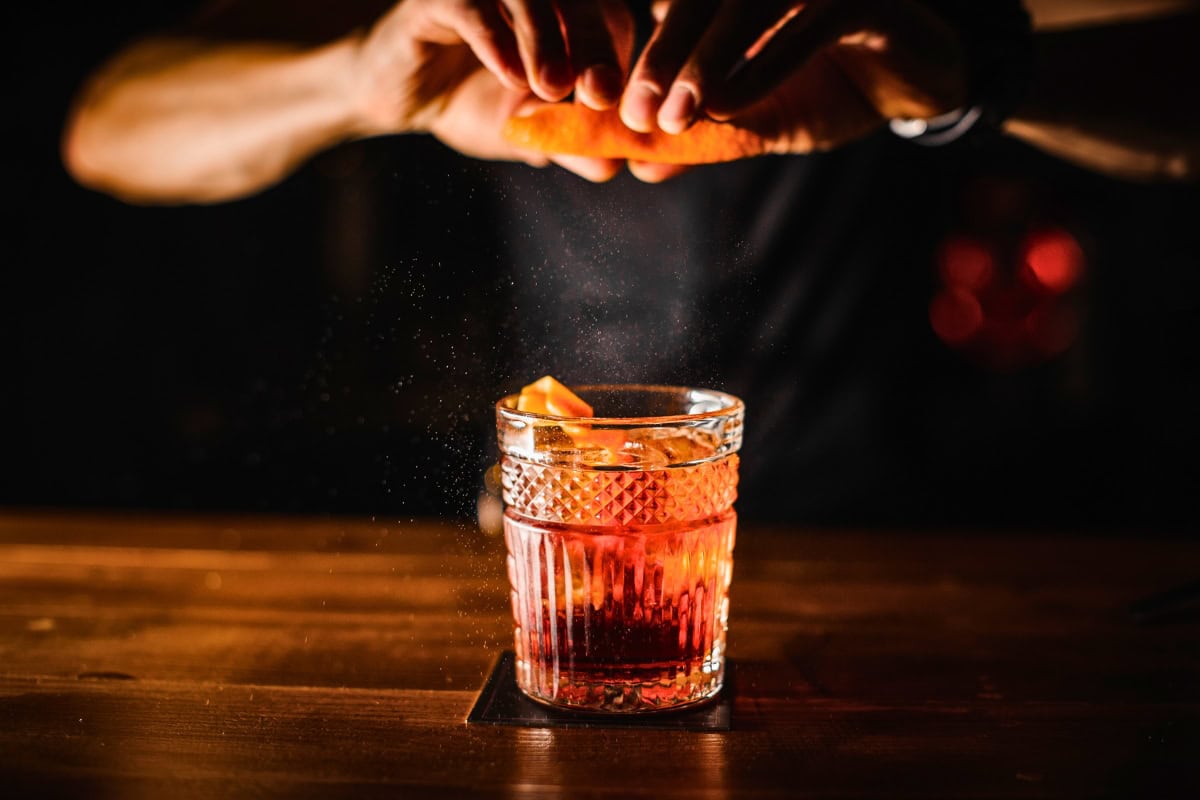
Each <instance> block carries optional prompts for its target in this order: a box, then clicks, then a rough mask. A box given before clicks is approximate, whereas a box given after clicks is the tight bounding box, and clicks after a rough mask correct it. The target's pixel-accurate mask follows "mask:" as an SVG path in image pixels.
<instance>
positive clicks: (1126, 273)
mask: <svg viewBox="0 0 1200 800" xmlns="http://www.w3.org/2000/svg"><path fill="white" fill-rule="evenodd" d="M176 6H179V7H184V6H183V4H175V5H174V6H173V5H172V4H161V3H147V2H140V3H127V4H122V5H121V6H120V11H119V13H116V12H114V11H113V10H112V9H109V8H95V7H87V8H79V9H74V8H63V7H49V6H47V7H45V8H38V9H32V10H27V11H25V12H23V13H22V14H21V15H20V16H18V17H14V16H12V14H13V12H11V11H8V12H6V13H7V14H9V15H10V17H9V22H10V24H8V25H6V28H7V29H8V30H10V31H20V34H19V35H15V36H10V39H12V41H10V42H9V45H8V48H7V54H8V55H7V58H8V59H10V63H9V64H8V69H7V70H6V74H7V80H6V82H7V84H8V87H9V95H10V99H9V105H10V108H12V109H13V113H12V114H11V115H10V117H9V120H8V122H7V123H6V127H8V128H9V135H10V136H12V137H13V138H12V140H11V141H12V144H11V145H10V147H9V148H8V153H7V155H8V160H9V164H8V172H9V174H10V175H11V176H13V181H12V182H11V183H10V184H9V186H8V190H9V202H8V203H7V204H6V205H7V206H8V208H9V211H8V212H7V213H6V214H5V216H6V218H7V220H8V224H7V225H6V228H7V233H6V237H5V238H6V245H7V253H6V255H7V258H6V259H5V266H4V269H3V272H4V279H3V280H4V285H3V303H4V305H3V319H4V326H5V330H6V331H7V333H6V335H5V337H4V351H3V352H4V360H5V364H6V369H5V370H4V374H3V378H2V379H0V380H2V383H0V441H2V442H3V445H2V448H3V449H2V452H3V464H4V467H3V474H2V475H0V504H4V505H8V506H71V507H121V508H169V509H187V510H247V511H271V512H304V513H318V514H320V513H355V514H371V515H379V516H381V517H407V516H414V515H418V514H428V513H439V514H451V515H457V516H461V517H463V518H464V519H466V518H469V517H470V516H471V514H472V513H473V511H474V506H475V498H476V495H477V492H478V490H479V486H480V474H481V470H482V468H483V467H484V466H486V463H487V458H488V452H487V442H488V440H489V435H490V424H491V419H490V406H491V403H492V402H493V401H494V399H495V398H496V397H498V396H499V395H500V394H501V393H503V392H506V391H511V390H514V389H516V388H519V387H520V385H521V384H522V383H523V382H524V380H523V379H531V378H534V377H537V376H534V375H518V376H514V375H511V374H509V373H508V371H507V369H506V359H505V345H504V339H503V337H504V333H505V330H506V322H507V321H506V318H505V310H506V304H505V299H504V298H505V291H506V289H505V286H506V283H505V278H506V275H505V272H504V268H503V265H502V264H501V263H500V259H499V257H498V255H497V248H496V246H495V245H496V243H495V241H494V239H493V237H492V236H490V235H489V234H488V233H487V231H488V228H487V225H486V221H487V220H488V218H489V214H490V213H491V210H490V207H489V200H488V198H487V197H486V196H485V193H483V192H477V191H475V190H474V187H477V186H479V185H481V184H485V183H486V182H487V180H488V178H487V171H486V167H485V166H483V165H479V164H476V163H474V162H471V161H469V160H467V159H463V158H460V157H458V156H457V155H455V154H453V153H451V152H450V151H448V150H446V149H445V148H443V147H442V146H441V145H440V144H438V143H437V142H436V141H433V140H432V139H429V138H427V137H404V138H392V139H381V140H373V141H367V142H359V143H353V144H349V145H345V146H342V147H339V148H337V149H335V150H332V151H330V152H328V153H325V154H322V155H320V156H318V157H317V158H315V159H314V160H313V161H312V162H311V163H310V164H309V165H307V166H306V167H305V168H304V169H302V170H301V171H300V172H299V173H297V174H296V175H295V176H293V177H292V178H290V179H288V180H287V181H285V182H284V183H283V184H281V185H280V186H277V187H275V188H272V189H270V190H268V191H266V192H264V193H262V194H260V195H258V196H256V197H253V198H249V199H246V200H241V201H237V202H232V203H226V204H221V205H216V206H211V207H183V208H137V207H131V206H127V205H125V204H122V203H120V202H118V201H115V200H112V199H110V198H106V197H103V196H100V195H97V194H95V193H92V192H89V191H87V190H85V189H82V188H80V187H78V186H76V185H75V184H73V183H72V181H71V180H70V179H69V178H68V177H67V176H66V174H65V173H64V171H63V170H62V167H61V165H60V162H59V159H58V137H59V134H60V132H61V128H62V122H63V117H64V114H65V112H66V109H67V106H68V102H69V98H70V97H71V95H72V94H73V92H74V91H75V90H76V89H77V88H78V85H79V83H80V81H81V80H82V79H83V77H84V76H85V75H86V74H87V73H88V71H90V70H91V69H92V68H94V67H95V66H96V65H97V64H98V63H99V62H100V61H101V60H102V59H103V58H104V57H105V56H106V55H107V54H110V53H111V52H112V51H114V50H115V49H116V48H117V47H119V46H120V44H121V43H122V42H124V41H125V40H127V39H128V38H129V37H131V36H134V35H136V34H138V33H142V32H145V31H147V30H150V29H153V28H154V27H157V26H159V25H163V24H167V23H169V22H171V21H173V20H174V19H175V18H176V16H177V15H178V14H179V13H180V12H179V8H177V7H176ZM943 178H944V179H947V180H949V181H950V185H949V187H948V190H949V191H950V192H952V193H953V196H955V197H957V198H961V202H960V204H959V205H958V207H957V208H956V209H955V210H954V211H953V212H952V213H949V214H948V215H947V218H946V219H945V227H946V230H947V233H950V232H951V231H952V229H954V227H955V226H961V225H962V224H963V223H962V220H963V219H964V218H965V217H969V216H970V215H969V213H968V212H969V209H970V208H971V207H972V204H975V205H981V206H994V205H995V204H997V203H1000V204H1003V202H1005V198H1009V199H1010V200H1011V201H1012V202H1015V203H1017V204H1018V205H1019V206H1020V207H1021V208H1022V209H1024V210H1025V211H1024V213H1023V214H1021V215H1018V216H1020V218H1021V220H1022V221H1021V224H1023V225H1026V226H1035V227H1036V226H1046V225H1050V226H1054V227H1056V228H1060V229H1063V230H1067V231H1069V232H1070V233H1071V235H1073V236H1074V237H1075V238H1076V239H1077V240H1078V241H1079V242H1080V244H1081V246H1082V248H1083V251H1084V253H1085V256H1086V262H1085V266H1086V271H1085V273H1084V276H1083V280H1082V281H1081V283H1080V287H1079V288H1078V289H1077V290H1076V291H1075V292H1074V294H1073V295H1072V296H1071V297H1070V298H1069V302H1070V303H1071V304H1072V305H1073V307H1074V308H1075V309H1076V310H1077V311H1078V314H1079V320H1080V326H1079V331H1078V334H1077V336H1076V338H1075V340H1074V342H1073V344H1072V345H1071V347H1070V348H1068V349H1067V350H1066V352H1064V353H1061V354H1058V355H1055V356H1053V357H1050V358H1047V359H1041V360H1036V359H1035V360H1028V361H1022V362H1020V363H1015V364H1014V363H999V362H998V361H997V359H996V358H992V357H989V356H988V354H987V353H983V354H980V353H967V352H963V351H960V350H956V349H954V348H952V347H949V346H948V345H944V344H943V343H941V342H939V341H938V340H937V339H936V337H935V336H934V334H933V333H932V331H931V332H930V333H929V339H930V342H931V343H932V344H933V345H936V346H938V347H940V348H941V351H940V352H941V355H940V364H941V366H942V368H943V369H945V370H946V371H947V374H948V375H950V376H952V379H953V380H958V381H966V382H969V383H971V385H972V386H973V387H974V388H975V390H976V393H977V394H978V395H980V396H986V397H987V398H988V406H987V407H996V408H1005V409H1009V410H1011V409H1013V408H1015V407H1019V412H1020V413H1013V414H1011V415H1009V416H1008V417H1006V418H1004V419H1000V418H996V419H995V420H994V425H995V427H994V429H991V430H990V431H989V430H986V429H987V426H988V425H989V422H988V415H987V414H986V413H983V412H980V413H976V414H974V415H969V416H968V417H966V418H967V419H970V420H971V425H972V429H971V430H964V431H963V437H964V438H965V439H971V440H976V441H980V442H985V443H986V442H988V441H995V440H1003V439H1011V438H1012V437H1013V436H1017V437H1021V436H1025V437H1026V438H1027V439H1028V440H1029V442H1031V443H1036V442H1038V441H1042V442H1046V441H1049V442H1050V444H1049V445H1047V446H1046V449H1050V448H1051V447H1052V448H1053V449H1055V450H1056V451H1059V452H1061V451H1066V452H1068V454H1069V455H1071V457H1062V458H1057V459H1055V460H1054V461H1053V467H1047V466H1046V463H1045V459H1044V458H1041V454H1042V453H1043V450H1042V449H1039V448H1037V447H1036V446H1034V445H1033V444H1031V447H1034V449H1033V450H1031V451H1030V458H1029V459H1028V460H1026V461H1022V460H1020V459H1018V460H1016V461H1014V460H1013V459H1012V458H1011V456H1008V457H1006V460H1005V461H1004V462H1003V463H991V464H989V463H988V462H989V460H988V458H987V455H986V454H982V455H981V457H980V462H981V463H983V464H984V465H987V467H988V468H987V469H985V470H984V471H983V472H980V478H979V481H981V482H983V483H985V484H994V485H990V486H986V487H985V489H986V491H981V492H980V494H981V495H982V494H986V495H988V496H991V497H993V499H996V498H998V499H999V500H998V502H993V503H991V504H988V505H978V504H970V505H968V506H967V507H965V509H960V510H959V512H958V513H957V514H956V515H954V516H953V517H952V518H950V519H948V520H932V521H935V522H936V521H953V522H955V523H956V524H962V523H969V524H979V525H988V524H1007V525H1011V524H1023V525H1028V526H1030V527H1036V526H1038V525H1043V524H1055V525H1064V524H1066V525H1071V524H1080V525H1088V526H1099V527H1105V526H1107V527H1139V526H1144V527H1148V528H1149V527H1153V528H1159V529H1164V528H1165V529H1171V530H1182V531H1192V530H1194V524H1195V522H1196V521H1197V520H1198V519H1200V514H1198V513H1197V511H1196V508H1195V506H1196V486H1197V482H1196V481H1197V478H1198V477H1200V476H1198V474H1197V473H1198V470H1197V468H1196V466H1195V453H1196V445H1197V444H1200V423H1198V422H1197V413H1198V411H1200V235H1198V233H1197V227H1198V226H1197V220H1200V192H1198V191H1197V188H1196V187H1195V186H1194V185H1193V186H1179V185H1176V186H1165V185H1160V186H1145V185H1136V184H1129V183H1124V182H1120V181H1116V180H1111V179H1108V178H1103V177H1100V176H1096V175H1092V174H1089V173H1087V172H1084V171H1082V170H1078V169H1075V168H1073V167H1069V166H1066V165H1064V164H1061V163H1059V162H1056V161H1054V160H1053V159H1050V158H1047V157H1045V156H1042V155H1040V154H1038V153H1036V152H1033V151H1031V150H1029V149H1028V148H1025V147H1023V146H1021V145H1019V144H1015V143H1004V144H1001V145H998V146H997V147H995V148H993V149H992V150H990V151H985V152H981V153H978V154H973V155H971V156H969V157H965V158H961V157H960V158H959V163H957V164H956V167H955V169H954V170H953V171H952V172H951V173H950V177H949V178H946V177H945V176H943ZM964 209H966V210H964ZM906 259H908V260H912V259H917V260H920V259H924V260H923V261H921V263H922V264H924V266H925V267H926V268H927V271H928V275H930V276H932V275H933V274H934V272H935V265H934V264H933V263H932V262H931V261H930V260H929V259H928V256H927V254H918V255H914V254H906V253H897V261H898V262H904V261H905V260H906ZM935 283H936V281H932V280H931V285H932V284H935ZM993 355H994V354H993ZM938 402H939V400H938V398H937V397H931V398H929V403H930V404H931V405H932V406H933V407H936V404H937V403H938ZM947 411H948V413H952V412H951V410H947ZM1014 420H1015V422H1014ZM1031 420H1032V421H1034V422H1033V423H1030V422H1029V421H1031ZM1028 424H1032V425H1034V427H1033V428H1029V427H1026V428H1025V429H1024V433H1022V431H1021V430H1016V429H1015V428H1016V427H1018V426H1020V425H1028ZM981 429H983V433H982V434H981V433H980V430H981ZM1047 437H1049V438H1047ZM1022 496H1027V497H1036V498H1038V500H1037V501H1036V502H1032V501H1031V502H1025V503H1021V502H1017V501H1018V500H1019V498H1020V497H1022ZM1005 498H1008V499H1010V500H1013V501H1014V502H1012V503H1005ZM1006 507H1007V508H1009V509H1010V511H1009V512H1008V513H1005V512H1004V511H1003V510H1002V509H1004V508H1006ZM1017 508H1019V509H1020V512H1019V513H1016V512H1013V511H1011V509H1017ZM750 513H753V509H751V510H750ZM872 518H873V519H877V520H881V521H887V522H890V523H895V524H908V523H912V524H916V523H925V522H929V521H930V520H926V519H917V518H896V519H888V518H887V515H886V514H882V513H881V514H876V515H874V516H873V517H872ZM813 521H819V522H822V523H833V524H837V523H846V524H852V523H854V522H856V521H857V520H856V519H853V518H849V517H839V515H838V514H837V513H832V512H831V513H830V514H826V515H820V514H814V519H813Z"/></svg>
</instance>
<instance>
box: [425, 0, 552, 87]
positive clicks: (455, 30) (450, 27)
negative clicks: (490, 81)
mask: <svg viewBox="0 0 1200 800" xmlns="http://www.w3.org/2000/svg"><path fill="white" fill-rule="evenodd" d="M429 12H430V17H431V18H432V21H433V22H434V23H435V24H436V25H438V26H439V27H441V28H443V29H444V30H446V31H447V32H448V33H449V34H450V35H449V36H447V38H446V39H445V40H444V43H446V44H453V43H454V42H455V40H456V39H457V40H460V41H463V42H465V43H466V44H467V46H468V47H470V48H471V52H473V53H474V54H475V57H476V58H478V59H479V61H480V63H482V64H483V65H484V66H485V67H487V69H488V71H489V72H491V73H492V74H493V75H495V76H496V77H497V78H499V79H500V82H501V83H503V84H504V85H505V86H507V87H508V88H510V89H527V88H528V87H529V84H528V83H527V82H526V80H525V66H524V64H522V63H521V54H520V52H519V51H518V49H517V40H516V37H515V36H514V35H513V32H512V28H510V27H509V25H508V22H507V21H506V20H505V19H504V17H503V15H502V14H501V13H500V9H499V7H498V6H497V5H496V4H495V3H491V2H486V0H485V1H484V2H478V3H477V2H463V3H457V4H448V3H432V4H430V5H429ZM435 38H436V37H435Z"/></svg>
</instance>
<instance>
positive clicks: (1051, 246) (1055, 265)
mask: <svg viewBox="0 0 1200 800" xmlns="http://www.w3.org/2000/svg"><path fill="white" fill-rule="evenodd" d="M1023 260H1024V264H1025V266H1026V267H1028V269H1029V274H1030V275H1031V276H1032V277H1033V279H1034V280H1035V281H1036V282H1037V284H1038V285H1040V286H1041V287H1043V288H1045V289H1046V290H1048V291H1051V292H1053V293H1055V294H1062V293H1063V292H1066V291H1067V290H1069V289H1070V288H1071V287H1072V286H1074V285H1075V284H1076V283H1077V282H1078V281H1079V278H1080V276H1082V274H1083V249H1082V248H1081V247H1080V246H1079V242H1077V241H1075V237H1073V236H1071V234H1069V233H1067V232H1066V231H1064V230H1061V229H1054V230H1048V231H1041V232H1040V233H1035V234H1034V235H1033V236H1031V237H1029V240H1028V241H1027V242H1026V244H1025V254H1024V259H1023Z"/></svg>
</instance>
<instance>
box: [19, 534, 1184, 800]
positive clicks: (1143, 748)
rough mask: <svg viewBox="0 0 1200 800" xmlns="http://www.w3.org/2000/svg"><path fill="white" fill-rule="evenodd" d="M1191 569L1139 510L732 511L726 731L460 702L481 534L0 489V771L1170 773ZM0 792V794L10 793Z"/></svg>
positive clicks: (473, 678)
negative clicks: (100, 505)
mask: <svg viewBox="0 0 1200 800" xmlns="http://www.w3.org/2000/svg"><path fill="white" fill-rule="evenodd" d="M1198 577H1200V544H1197V543H1195V542H1193V541H1189V540H1187V539H1185V538H1180V537H1178V536H1175V537H1173V538H1155V537H1154V536H1153V535H1150V534H1148V533H1144V532H1139V533H1131V534H1129V535H1126V536H1113V535H1107V536H1103V537H1088V536H1086V535H1083V534H1072V535H1066V534H1054V533H1043V534H1032V533H1020V534H1005V533H994V534H980V533H974V534H970V535H965V534H964V535H954V534H951V533H945V532H942V533H935V532H920V531H867V532H854V531H815V530H786V529H774V530H768V529H753V528H751V529H743V530H742V531H739V537H738V545H737V550H736V559H735V569H734V583H733V588H732V613H731V621H730V625H731V629H730V641H729V652H730V656H731V657H732V658H733V659H736V661H737V665H738V668H737V671H736V684H735V685H734V686H733V687H731V691H733V692H734V695H735V696H734V720H733V730H732V731H729V732H721V733H695V732H682V731H671V730H637V729H582V730H581V729H527V728H510V727H503V726H500V727H491V726H476V725H468V724H466V722H465V719H466V716H467V713H468V712H469V711H470V708H471V706H472V703H473V702H474V700H475V698H476V695H477V693H478V691H479V688H480V687H481V686H482V684H483V681H484V679H485V677H486V674H487V672H488V670H489V668H490V667H491V665H492V663H493V662H494V660H495V658H496V657H497V655H498V654H499V652H500V651H501V650H502V649H504V648H507V647H510V646H511V642H510V629H509V625H510V622H509V618H508V609H507V585H506V579H505V573H504V565H503V545H502V543H501V542H500V541H498V540H497V539H494V538H488V537H486V536H484V535H483V534H481V533H479V532H478V531H476V530H474V529H472V528H465V527H455V526H453V525H447V524H437V523H433V522H407V521H406V522H397V523H392V524H383V523H380V522H370V521H361V520H343V519H325V520H321V519H306V518H300V519H287V518H278V517H261V518H256V517H229V518H224V517H199V516H197V517H167V516H146V515H130V514H125V515H114V514H84V513H76V514H67V513H55V512H43V513H35V512H19V513H18V512H7V513H3V514H0V787H2V788H0V796H48V795H63V794H66V795H75V796H84V797H165V796H170V797H242V796H254V797H257V796H288V797H309V796H311V797H330V796H333V797H342V796H345V797H363V796H367V797H373V796H388V797H423V796H430V797H435V796H436V797H476V796H479V797H559V796H563V797H655V798H683V797H698V798H710V797H711V798H725V797H731V798H734V797H781V798H782V797H810V796H811V797H864V798H865V797H883V796H908V797H962V798H974V797H1154V798H1157V797H1176V796H1178V797H1195V796H1200V609H1198V608H1197V607H1196V606H1191V607H1183V608H1180V609H1178V610H1176V611H1174V612H1171V613H1166V614H1163V615H1162V616H1160V617H1158V618H1154V619H1151V620H1143V621H1137V620H1135V619H1134V618H1133V617H1131V616H1130V614H1129V613H1128V607H1129V605H1130V604H1131V603H1133V602H1135V601H1136V600H1138V599H1140V598H1142V597H1144V596H1147V595H1150V594H1153V593H1156V592H1161V591H1164V590H1167V589H1170V588H1172V587H1173V586H1176V585H1181V584H1184V583H1187V582H1188V581H1193V580H1195V579H1196V578H1198ZM10 793H13V794H10Z"/></svg>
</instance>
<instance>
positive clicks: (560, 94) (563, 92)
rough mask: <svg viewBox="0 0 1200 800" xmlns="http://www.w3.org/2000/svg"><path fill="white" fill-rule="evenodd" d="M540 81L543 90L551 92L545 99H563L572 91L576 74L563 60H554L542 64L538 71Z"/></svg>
mask: <svg viewBox="0 0 1200 800" xmlns="http://www.w3.org/2000/svg"><path fill="white" fill-rule="evenodd" d="M538 79H539V83H541V85H542V89H543V91H545V92H546V93H548V94H549V96H548V97H544V98H543V99H545V100H561V99H563V98H564V97H566V96H567V95H568V94H570V92H571V85H572V84H573V83H574V82H575V76H574V75H572V74H571V68H570V67H568V66H567V65H566V64H565V63H563V62H561V61H552V62H549V63H547V64H545V65H543V66H542V69H541V71H540V72H539V73H538Z"/></svg>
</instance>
